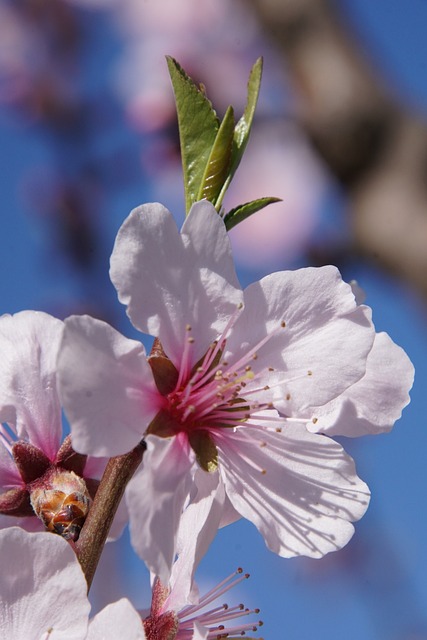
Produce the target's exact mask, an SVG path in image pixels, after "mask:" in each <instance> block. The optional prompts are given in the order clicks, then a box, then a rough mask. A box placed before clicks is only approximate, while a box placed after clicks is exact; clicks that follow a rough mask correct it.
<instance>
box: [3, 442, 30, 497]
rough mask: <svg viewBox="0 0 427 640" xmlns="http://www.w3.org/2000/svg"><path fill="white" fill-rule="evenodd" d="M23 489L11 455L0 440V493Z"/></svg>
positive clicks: (22, 483)
mask: <svg viewBox="0 0 427 640" xmlns="http://www.w3.org/2000/svg"><path fill="white" fill-rule="evenodd" d="M15 487H24V482H23V480H22V478H21V475H20V473H19V471H18V468H17V466H16V464H15V462H14V461H13V459H12V456H11V454H10V453H9V451H8V450H7V449H6V447H5V446H4V444H3V441H2V439H1V438H0V492H1V491H7V490H8V489H14V488H15Z"/></svg>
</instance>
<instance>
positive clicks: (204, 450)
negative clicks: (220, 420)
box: [188, 429, 218, 473]
mask: <svg viewBox="0 0 427 640" xmlns="http://www.w3.org/2000/svg"><path fill="white" fill-rule="evenodd" d="M188 440H189V442H190V446H191V448H192V449H193V451H194V452H195V454H196V458H197V462H198V463H199V465H200V466H201V467H202V469H204V470H205V471H208V472H209V473H212V472H213V471H216V470H217V469H218V449H217V448H216V445H215V442H214V441H213V439H212V436H211V435H210V433H209V432H208V431H204V430H203V429H195V430H194V431H190V432H189V434H188Z"/></svg>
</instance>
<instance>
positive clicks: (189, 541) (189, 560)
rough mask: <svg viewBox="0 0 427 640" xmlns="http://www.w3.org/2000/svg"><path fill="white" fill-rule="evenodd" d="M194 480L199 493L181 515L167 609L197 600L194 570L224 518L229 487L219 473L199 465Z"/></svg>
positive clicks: (181, 606) (177, 607)
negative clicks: (211, 471)
mask: <svg viewBox="0 0 427 640" xmlns="http://www.w3.org/2000/svg"><path fill="white" fill-rule="evenodd" d="M194 482H195V484H196V486H197V493H196V495H195V496H194V497H193V498H192V500H191V503H190V504H189V505H188V507H187V508H186V509H185V511H184V513H183V514H182V516H181V520H180V524H179V530H178V537H177V552H178V559H177V560H176V561H175V562H174V564H173V568H172V575H171V579H170V587H171V593H170V595H169V596H168V598H167V599H166V602H165V605H164V608H165V610H167V609H171V610H174V611H178V610H179V609H181V608H183V607H184V606H185V605H187V604H189V603H190V602H194V600H193V596H194V594H195V593H196V591H197V589H196V588H195V585H194V573H195V571H196V569H197V566H198V564H199V562H200V560H201V559H202V558H203V556H204V555H205V553H206V551H207V550H208V548H209V546H210V544H211V542H212V540H213V539H214V537H215V535H216V532H217V531H218V528H219V526H220V522H221V516H222V510H223V505H224V500H225V491H224V485H223V484H222V482H219V477H218V473H206V472H205V471H203V470H201V469H198V470H197V471H196V474H195V478H194Z"/></svg>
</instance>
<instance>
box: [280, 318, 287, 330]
mask: <svg viewBox="0 0 427 640" xmlns="http://www.w3.org/2000/svg"><path fill="white" fill-rule="evenodd" d="M280 326H281V327H283V329H284V328H285V327H286V322H285V321H284V320H282V322H281V323H280Z"/></svg>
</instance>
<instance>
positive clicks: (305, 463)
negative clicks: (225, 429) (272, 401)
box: [217, 421, 369, 557]
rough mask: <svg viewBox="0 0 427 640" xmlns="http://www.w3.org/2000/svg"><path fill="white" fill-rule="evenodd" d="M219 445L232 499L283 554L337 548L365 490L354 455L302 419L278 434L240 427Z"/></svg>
mask: <svg viewBox="0 0 427 640" xmlns="http://www.w3.org/2000/svg"><path fill="white" fill-rule="evenodd" d="M258 422H260V421H258ZM261 423H262V421H261ZM217 446H218V450H219V453H220V464H221V473H222V475H223V479H224V483H225V485H226V491H227V494H228V496H229V498H230V500H231V502H232V503H233V505H234V507H235V508H236V509H237V511H239V513H240V514H241V515H242V516H243V517H245V518H247V519H248V520H250V521H251V522H253V523H254V524H255V526H256V527H257V528H258V530H259V531H260V532H261V534H262V535H263V537H264V540H265V542H266V544H267V546H268V547H269V548H270V549H271V550H272V551H274V552H275V553H277V554H279V555H281V556H284V557H292V556H297V555H304V556H309V557H321V556H323V555H325V554H326V553H328V552H330V551H335V550H337V549H340V548H341V547H343V546H344V545H345V544H346V543H347V542H348V541H349V539H350V538H351V536H352V535H353V531H354V529H353V526H352V525H351V524H350V522H351V521H354V520H358V519H359V518H360V517H361V516H362V515H363V514H364V513H365V511H366V509H367V507H368V503H369V490H368V487H367V486H366V485H365V483H364V482H362V481H361V480H360V479H359V478H358V477H357V475H356V472H355V468H354V463H353V460H352V459H351V458H350V457H349V456H348V455H347V454H346V453H345V452H344V451H343V449H342V447H341V446H340V445H339V444H337V443H336V442H334V441H333V440H331V439H329V438H327V437H325V436H319V435H317V434H311V433H309V432H308V431H307V430H306V429H305V427H304V426H303V425H296V426H295V425H288V426H286V427H284V428H283V432H282V433H276V432H274V431H267V430H266V429H260V428H256V427H249V426H245V427H242V428H241V429H239V430H237V431H236V433H234V434H228V433H227V434H225V435H224V436H222V437H221V438H220V439H218V440H217Z"/></svg>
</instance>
